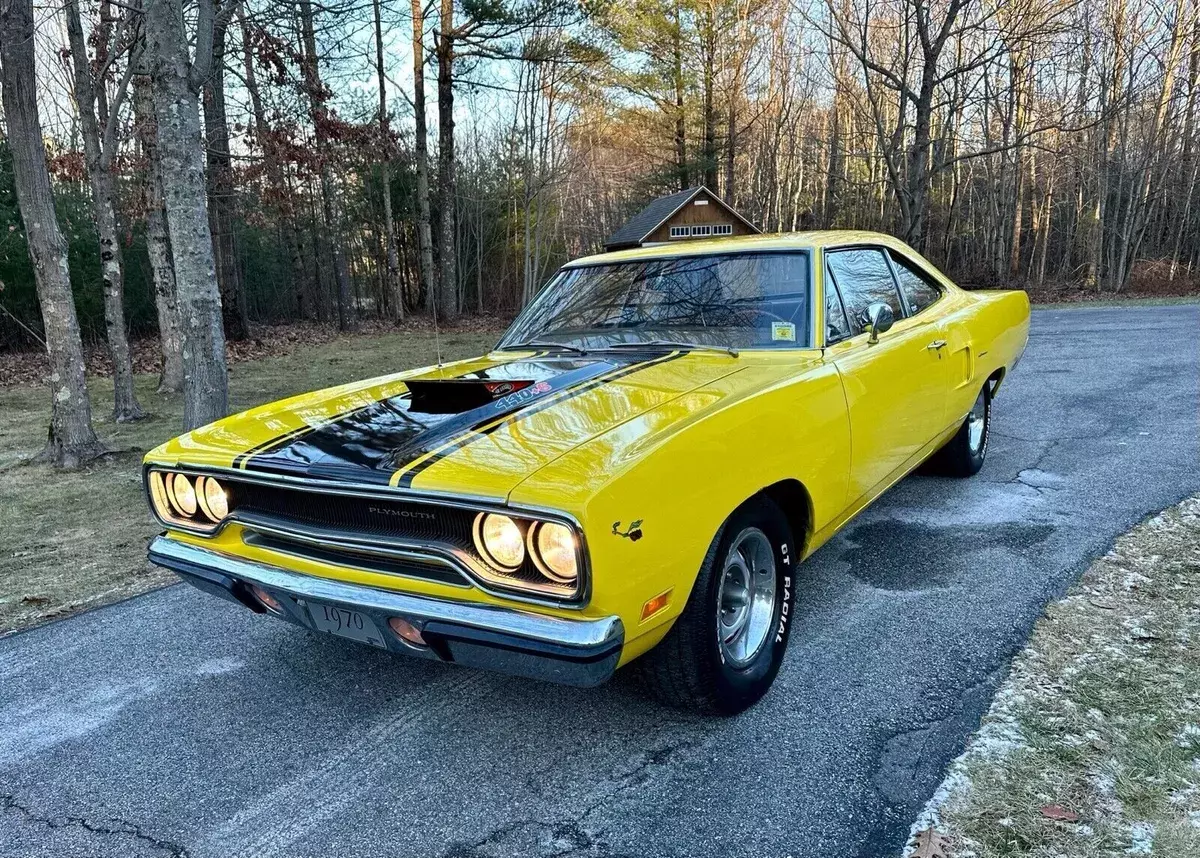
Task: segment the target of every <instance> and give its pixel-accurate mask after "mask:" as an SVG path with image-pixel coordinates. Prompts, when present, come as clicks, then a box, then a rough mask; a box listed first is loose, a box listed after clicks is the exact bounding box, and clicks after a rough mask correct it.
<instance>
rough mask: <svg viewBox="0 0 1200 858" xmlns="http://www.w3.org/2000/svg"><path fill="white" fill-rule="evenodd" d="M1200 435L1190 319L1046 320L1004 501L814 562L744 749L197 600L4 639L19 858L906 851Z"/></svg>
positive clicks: (549, 689) (587, 694)
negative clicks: (1040, 645)
mask: <svg viewBox="0 0 1200 858" xmlns="http://www.w3.org/2000/svg"><path fill="white" fill-rule="evenodd" d="M1198 409H1200V307H1197V306H1170V307H1146V308H1140V309H1072V310H1061V311H1042V312H1037V313H1035V315H1034V322H1033V335H1032V337H1031V341H1030V345H1029V349H1028V351H1027V352H1026V355H1025V358H1024V360H1023V362H1022V363H1021V365H1020V366H1019V367H1018V369H1017V370H1016V372H1015V373H1014V374H1013V375H1012V377H1011V378H1010V379H1009V380H1008V381H1007V382H1006V384H1005V387H1004V389H1003V390H1002V392H1001V397H1000V398H999V399H998V400H997V403H996V409H995V412H994V417H995V422H994V424H993V436H992V446H991V449H990V453H989V457H988V461H987V464H986V466H985V467H984V470H983V472H982V473H981V474H980V475H979V476H978V477H976V478H974V479H972V480H965V481H951V480H943V479H935V478H930V477H922V476H916V477H911V478H909V479H907V480H905V481H904V482H903V483H902V484H901V485H899V486H897V487H896V488H895V489H894V490H892V491H891V492H890V493H889V494H888V495H887V496H885V497H884V498H883V499H882V500H881V501H880V502H879V503H878V504H876V505H875V507H874V508H872V509H871V510H869V511H868V512H867V513H865V514H864V515H863V516H862V517H861V518H860V519H859V520H858V521H857V522H856V523H855V524H854V525H853V526H851V527H850V528H848V529H847V530H846V531H845V532H844V533H843V534H842V535H841V536H840V537H838V538H837V539H836V540H834V542H832V543H831V544H830V545H828V546H827V547H825V548H824V549H822V550H821V551H820V552H819V553H818V554H817V556H816V557H815V558H813V560H812V561H811V562H810V563H809V564H808V567H807V570H808V573H809V575H808V578H807V581H806V582H805V584H804V585H803V586H802V588H801V590H800V594H799V602H800V604H801V605H802V606H803V607H802V609H801V613H800V621H799V622H797V624H796V625H795V627H794V631H793V636H792V642H791V647H790V650H789V653H788V657H787V660H786V662H785V664H784V668H783V670H782V671H781V673H780V675H779V680H778V682H777V683H776V685H775V688H774V689H773V691H772V692H771V694H770V695H768V697H767V698H766V699H765V700H764V701H763V702H762V703H761V704H760V705H758V706H757V707H756V708H754V709H753V710H751V711H750V712H748V713H746V714H745V715H743V716H741V717H739V718H736V719H731V720H720V721H710V720H702V719H699V718H693V717H689V716H686V715H681V714H680V713H677V712H674V711H671V710H667V709H664V708H661V707H659V706H657V705H655V704H652V703H649V702H647V701H646V700H644V699H643V698H642V697H640V696H639V695H638V693H637V691H636V689H635V688H634V687H633V685H632V683H630V682H629V681H628V680H627V679H622V678H621V677H620V676H618V678H617V679H616V680H615V681H614V682H612V683H610V684H609V685H607V686H605V687H602V688H599V689H594V690H590V691H577V690H572V689H563V688H557V687H553V686H546V685H540V684H537V683H534V682H525V681H519V680H512V679H507V678H503V677H497V676H491V675H485V674H479V673H472V672H468V671H466V670H462V669H455V668H452V667H446V666H441V665H437V664H428V663H425V662H422V661H417V660H398V659H395V658H392V657H388V656H386V655H383V654H380V653H378V652H376V651H374V650H371V649H368V648H365V647H357V646H354V645H351V644H343V643H341V642H338V641H335V640H333V639H327V638H320V637H314V636H312V635H309V634H307V633H305V632H304V631H303V630H300V629H297V628H295V627H292V626H288V625H285V624H283V623H279V622H274V621H270V620H267V619H264V618H259V617H256V616H253V615H251V614H249V613H248V612H245V611H244V610H241V609H239V608H237V607H235V606H233V605H229V604H227V603H224V602H221V601H219V600H216V599H213V598H210V597H207V596H203V595H201V594H200V593H198V592H196V591H193V590H192V589H190V588H187V587H184V586H177V587H171V588H168V589H166V590H162V591H159V592H156V593H153V594H150V595H147V596H143V597H140V598H137V599H134V600H132V601H128V602H124V603H121V604H118V605H114V606H110V607H108V608H103V609H100V610H96V611H93V612H91V613H88V614H84V615H82V616H79V617H76V618H73V619H69V620H64V621H62V622H58V623H54V624H52V625H49V626H46V627H43V628H40V629H36V630H33V631H30V632H26V633H23V634H19V635H15V636H13V637H10V638H7V639H4V640H0V855H2V856H38V855H55V856H121V858H131V856H151V855H190V856H217V855H229V856H239V858H241V856H254V855H264V856H265V855H314V856H317V855H320V856H326V855H337V856H352V855H397V856H463V858H465V856H492V855H567V854H570V855H593V854H598V855H599V854H603V855H656V856H658V855H662V856H667V855H678V856H698V855H722V856H733V855H755V856H758V855H762V856H777V855H778V856H782V855H793V856H809V855H812V856H831V858H834V857H835V858H851V856H864V858H865V856H877V855H879V856H882V855H892V854H895V853H896V852H897V851H898V850H899V848H900V845H901V843H902V841H903V840H904V837H905V835H906V834H907V830H908V826H909V823H910V821H911V819H912V818H913V817H914V815H915V814H916V813H917V812H918V810H919V809H920V808H921V806H922V805H923V804H924V802H925V801H926V799H927V798H928V797H929V795H930V794H931V793H932V791H933V789H934V788H935V787H936V785H937V784H938V782H939V780H940V779H941V776H942V771H943V769H944V766H945V764H946V763H947V762H948V761H949V760H950V759H951V758H952V757H954V756H955V755H956V754H957V753H958V752H959V751H960V749H961V747H962V745H963V743H964V741H965V740H966V738H967V736H968V735H969V734H970V732H971V731H972V730H973V729H974V728H975V726H976V725H977V722H978V719H979V716H980V715H981V713H982V712H983V711H984V709H985V708H986V706H987V704H988V701H989V698H990V696H991V694H992V691H993V689H994V688H995V686H996V684H997V682H998V681H999V680H1000V678H1001V677H1002V674H1003V672H1004V670H1005V669H1006V667H1007V664H1008V661H1009V659H1010V657H1011V656H1012V655H1013V654H1014V652H1016V650H1017V649H1018V648H1019V647H1020V646H1021V642H1022V641H1023V640H1024V638H1025V636H1026V634H1027V632H1028V629H1029V628H1030V626H1031V625H1032V623H1033V621H1034V620H1035V619H1036V617H1037V616H1038V614H1039V613H1040V611H1041V609H1042V606H1043V605H1044V603H1045V602H1046V601H1047V600H1048V599H1050V598H1051V597H1053V596H1054V595H1055V594H1058V593H1060V592H1062V591H1063V590H1064V589H1065V588H1066V587H1067V586H1068V584H1069V583H1070V582H1071V581H1072V580H1073V578H1074V577H1075V576H1076V575H1077V574H1078V572H1079V571H1080V570H1081V568H1082V567H1083V566H1085V565H1086V564H1087V562H1088V561H1089V560H1090V559H1091V558H1093V557H1095V556H1097V555H1098V554H1100V553H1102V552H1104V551H1105V550H1106V548H1107V546H1108V545H1109V544H1110V543H1111V541H1112V539H1113V538H1114V537H1115V536H1116V535H1117V534H1118V533H1120V532H1122V531H1124V530H1126V529H1127V528H1128V527H1129V526H1130V525H1132V524H1133V523H1134V522H1136V521H1138V520H1139V519H1141V518H1142V517H1144V516H1146V515H1147V514H1149V513H1151V512H1153V511H1155V510H1158V509H1161V508H1163V507H1166V506H1169V505H1171V504H1173V503H1175V502H1176V501H1178V500H1179V499H1181V498H1182V497H1184V496H1186V495H1189V494H1191V493H1194V492H1196V491H1198V490H1200V441H1198V436H1200V426H1198ZM2 538H3V537H2V535H0V539H2ZM64 562H70V561H69V558H64Z"/></svg>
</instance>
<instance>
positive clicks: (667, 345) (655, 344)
mask: <svg viewBox="0 0 1200 858" xmlns="http://www.w3.org/2000/svg"><path fill="white" fill-rule="evenodd" d="M604 348H605V349H687V350H689V351H705V352H724V353H725V354H727V355H729V356H730V357H737V356H738V350H737V349H736V348H734V347H733V346H709V345H705V344H703V343H685V342H680V341H677V340H644V341H642V342H640V343H637V342H624V343H608V344H607V345H605V346H604Z"/></svg>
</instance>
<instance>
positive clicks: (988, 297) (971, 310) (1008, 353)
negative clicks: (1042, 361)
mask: <svg viewBox="0 0 1200 858" xmlns="http://www.w3.org/2000/svg"><path fill="white" fill-rule="evenodd" d="M961 294H962V296H963V300H961V301H960V302H958V306H957V309H956V310H955V311H954V312H953V313H951V315H950V316H949V317H948V319H947V322H948V329H949V331H950V335H951V336H952V337H953V336H956V335H957V336H961V337H964V338H965V339H966V340H967V341H968V342H969V343H970V353H971V357H970V359H969V361H966V362H964V364H963V365H961V366H956V367H955V368H954V370H955V371H956V372H958V373H960V374H959V376H958V377H957V378H956V379H954V381H953V382H952V387H951V389H950V393H949V400H948V403H947V410H946V413H947V415H948V416H949V417H950V426H951V427H957V426H958V425H959V424H960V423H962V421H963V419H965V417H966V415H967V412H968V411H970V410H971V404H972V403H973V402H974V401H975V397H976V396H978V394H979V390H980V389H981V388H982V387H983V385H984V383H985V382H986V381H987V380H988V379H989V378H991V377H993V376H995V377H996V378H997V379H998V380H999V381H1001V382H1003V379H1004V376H1005V375H1006V374H1007V373H1008V371H1009V370H1011V369H1012V368H1013V366H1014V365H1015V364H1016V363H1017V361H1018V360H1020V358H1021V355H1022V353H1023V352H1024V351H1025V346H1026V344H1027V343H1028V341H1029V296H1028V295H1026V294H1025V293H1024V292H1022V291H1016V290H1004V291H978V292H963V293H961Z"/></svg>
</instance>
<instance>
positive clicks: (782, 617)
mask: <svg viewBox="0 0 1200 858" xmlns="http://www.w3.org/2000/svg"><path fill="white" fill-rule="evenodd" d="M786 560H787V557H786V555H785V556H784V561H785V562H786ZM791 598H792V576H791V575H784V576H783V604H782V605H780V607H779V630H778V631H777V632H775V643H783V635H784V632H786V631H787V624H788V602H789V601H790V600H791Z"/></svg>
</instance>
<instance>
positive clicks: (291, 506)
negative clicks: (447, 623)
mask: <svg viewBox="0 0 1200 858" xmlns="http://www.w3.org/2000/svg"><path fill="white" fill-rule="evenodd" d="M225 484H226V486H227V487H228V488H229V489H230V491H231V493H232V495H233V503H232V507H233V510H234V513H233V518H234V519H236V520H238V521H240V522H241V523H243V524H244V525H245V526H246V527H248V528H250V529H254V527H255V526H256V525H259V526H260V527H262V528H263V530H267V531H269V533H267V534H265V535H267V536H269V537H271V538H273V539H280V538H283V539H285V540H286V541H287V543H288V545H287V549H286V550H287V552H288V553H291V554H298V555H301V556H305V557H310V558H312V559H314V560H325V561H329V562H335V563H340V564H342V565H349V566H355V567H357V568H371V569H378V571H386V570H385V569H383V568H381V567H380V566H379V565H378V564H376V565H371V566H367V565H365V564H366V561H365V560H364V558H363V555H362V552H357V553H355V552H354V549H353V546H347V545H345V544H344V543H340V544H339V542H338V540H339V539H344V540H350V541H354V542H358V543H362V544H364V545H369V546H371V547H373V548H375V550H376V551H377V552H379V553H380V554H383V553H385V552H387V550H388V541H389V540H395V541H400V542H404V543H408V544H411V545H414V546H423V545H430V546H436V547H438V548H441V549H443V550H447V549H448V550H449V551H450V553H452V554H455V555H458V556H460V557H466V558H468V559H469V560H470V561H472V562H473V564H474V566H475V567H476V570H478V569H480V568H486V564H485V562H484V560H483V558H482V557H480V556H479V552H478V551H477V550H476V548H475V539H474V537H473V536H472V528H473V526H474V522H475V517H476V516H477V515H478V514H479V513H478V511H476V510H472V509H460V508H458V507H453V506H445V505H441V504H437V503H422V502H416V501H410V500H400V499H395V500H393V499H389V498H376V497H358V496H355V495H342V494H332V493H330V494H324V493H321V492H319V491H312V490H309V489H305V488H291V487H287V486H274V485H266V484H263V483H257V482H241V481H238V480H229V481H226V482H225ZM288 533H295V534H297V535H298V536H301V535H303V536H306V537H308V539H309V540H311V539H313V538H320V539H323V540H324V543H323V544H322V545H321V546H320V547H314V546H312V545H311V544H308V545H306V544H305V543H304V542H302V541H300V540H288V539H286V537H287V534H288ZM263 535H264V534H262V533H259V534H257V536H258V537H259V538H261V537H262V536H263ZM264 547H265V546H264ZM281 550H282V549H281ZM330 551H332V552H335V553H337V554H341V555H348V554H354V556H352V557H351V556H344V559H341V560H339V559H337V558H336V557H334V556H332V555H329V556H320V555H322V554H327V553H328V552H330ZM375 556H378V555H375ZM422 570H424V567H423V566H416V567H414V566H412V565H408V566H406V571H405V572H403V573H399V574H409V575H419V576H420V577H424V578H427V579H429V580H442V578H443V577H444V570H441V569H437V570H433V573H432V574H422ZM511 577H512V578H515V579H519V580H522V581H526V582H533V583H539V584H545V581H546V579H545V578H544V577H543V576H542V574H541V572H539V571H538V569H537V567H536V566H535V565H534V563H533V560H532V559H531V558H530V557H529V556H528V553H527V554H526V558H525V562H524V564H522V566H521V568H520V569H518V570H516V571H515V572H513V573H511Z"/></svg>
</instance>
